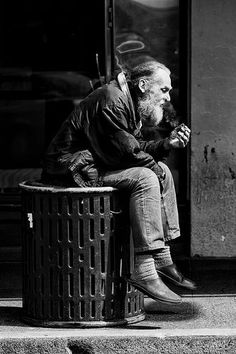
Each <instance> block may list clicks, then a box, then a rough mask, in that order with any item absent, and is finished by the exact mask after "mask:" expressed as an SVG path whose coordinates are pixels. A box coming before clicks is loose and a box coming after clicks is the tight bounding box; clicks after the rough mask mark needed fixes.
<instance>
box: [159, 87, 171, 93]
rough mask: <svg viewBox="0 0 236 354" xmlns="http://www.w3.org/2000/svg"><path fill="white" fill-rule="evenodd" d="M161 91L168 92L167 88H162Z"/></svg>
mask: <svg viewBox="0 0 236 354" xmlns="http://www.w3.org/2000/svg"><path fill="white" fill-rule="evenodd" d="M161 91H162V92H163V93H166V92H168V91H169V90H168V89H167V88H162V89H161Z"/></svg>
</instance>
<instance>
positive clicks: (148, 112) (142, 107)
mask: <svg viewBox="0 0 236 354" xmlns="http://www.w3.org/2000/svg"><path fill="white" fill-rule="evenodd" d="M137 112H138V115H139V117H140V119H141V120H142V123H143V125H144V126H148V127H150V126H152V127H156V126H157V125H158V124H159V123H160V122H161V121H162V119H163V103H162V102H160V100H159V99H158V98H156V97H155V94H154V93H153V92H151V90H149V91H148V92H146V93H145V94H144V95H143V96H142V97H139V99H138V102H137Z"/></svg>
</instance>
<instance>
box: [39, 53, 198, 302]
mask: <svg viewBox="0 0 236 354" xmlns="http://www.w3.org/2000/svg"><path fill="white" fill-rule="evenodd" d="M171 88H172V87H171V79H170V71H169V69H168V68H167V67H166V66H164V65H163V64H161V63H158V62H156V61H154V60H152V61H149V62H146V63H141V64H139V65H137V66H136V67H134V68H132V69H131V70H129V72H128V71H127V72H126V73H125V74H124V73H123V72H120V73H119V74H118V75H117V77H116V79H114V80H112V81H111V82H110V83H109V84H106V85H103V86H102V87H99V88H97V89H96V90H94V91H93V92H92V93H90V94H89V95H88V96H87V97H86V98H85V99H83V100H82V101H81V102H80V103H79V105H78V106H77V107H76V108H75V109H74V111H73V112H72V113H71V114H70V115H69V117H68V118H67V119H66V120H65V122H64V123H63V124H62V126H61V128H60V130H59V131H58V133H57V134H56V136H55V137H54V139H53V140H52V141H51V143H50V145H49V147H48V149H47V152H46V154H45V158H44V166H43V173H42V181H43V182H45V183H53V184H59V185H63V186H78V187H88V186H112V187H116V188H118V189H120V190H123V191H127V192H128V193H129V196H130V204H129V212H130V223H131V228H132V235H133V241H134V250H135V267H134V271H133V273H132V275H131V277H130V278H129V279H127V281H128V282H130V283H131V284H132V285H133V286H135V287H136V288H137V289H139V290H140V291H142V292H143V293H144V294H146V295H148V296H149V297H151V298H153V299H155V300H158V301H161V302H164V303H168V304H176V303H180V302H181V297H180V296H179V295H178V294H176V293H175V292H173V291H172V290H171V289H169V288H168V287H167V285H166V284H165V283H164V282H163V281H164V280H165V279H168V280H169V281H171V282H173V283H174V284H175V285H177V286H180V287H184V288H187V289H191V290H193V289H195V288H196V285H195V283H194V282H193V281H191V280H190V279H187V278H185V277H184V276H183V275H182V274H181V273H180V271H179V270H178V269H177V267H176V265H175V264H174V263H173V261H172V258H171V253H170V247H169V245H168V243H169V242H170V241H171V240H173V239H175V238H177V237H179V236H180V228H179V220H178V210H177V203H176V193H175V188H174V182H173V178H172V175H171V172H170V170H169V168H168V167H167V165H166V164H165V163H163V160H164V159H165V158H166V157H167V156H168V154H169V152H170V150H171V149H178V148H184V147H185V146H186V145H187V143H188V141H189V138H190V129H189V128H188V127H187V126H186V125H184V124H181V125H179V126H177V127H176V128H175V129H174V130H173V131H172V132H171V133H170V136H169V137H168V138H165V139H159V140H152V141H144V139H143V137H142V134H141V130H140V129H141V126H142V124H143V125H149V126H150V125H152V126H157V125H158V124H159V123H160V121H161V120H162V117H163V106H164V104H165V103H166V102H168V101H170V95H169V93H170V90H171Z"/></svg>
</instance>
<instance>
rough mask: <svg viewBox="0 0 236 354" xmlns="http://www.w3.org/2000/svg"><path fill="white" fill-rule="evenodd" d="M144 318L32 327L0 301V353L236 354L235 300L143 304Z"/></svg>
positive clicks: (15, 304) (13, 306)
mask: <svg viewBox="0 0 236 354" xmlns="http://www.w3.org/2000/svg"><path fill="white" fill-rule="evenodd" d="M145 311H146V318H145V320H144V321H141V322H139V323H136V324H130V325H128V326H123V327H113V328H107V327H106V328H80V329H79V328H78V329H76V328H73V329H70V328H57V329H56V328H43V327H31V326H29V325H28V324H25V323H24V322H22V320H21V314H22V302H21V299H1V300H0V353H1V354H2V353H4V354H15V353H17V354H25V353H26V354H36V353H37V354H38V353H39V354H46V353H47V354H82V353H83V354H92V353H93V354H110V353H111V354H112V353H120V354H123V353H137V354H141V353H142V354H143V353H145V354H151V353H153V354H154V353H158V354H159V353H171V354H175V353H178V354H179V353H196V354H201V353H212V354H213V353H214V354H215V353H217V354H223V353H230V354H235V353H236V294H230V295H227V296H226V295H222V296H221V295H219V296H209V295H208V296H199V295H198V296H193V295H184V296H183V303H182V304H181V305H172V306H167V305H163V304H160V303H158V302H155V301H154V300H151V299H149V298H145Z"/></svg>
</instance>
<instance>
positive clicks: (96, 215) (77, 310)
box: [20, 182, 145, 327]
mask: <svg viewBox="0 0 236 354" xmlns="http://www.w3.org/2000/svg"><path fill="white" fill-rule="evenodd" d="M20 188H21V192H22V224H23V262H24V274H23V314H24V315H23V319H24V320H25V321H27V322H28V323H31V324H33V325H38V326H47V327H102V326H118V325H123V324H128V323H134V322H138V321H141V320H143V319H144V318H145V314H144V310H143V308H144V305H143V295H142V294H141V293H140V292H139V291H137V290H136V289H135V288H133V287H132V286H130V285H129V284H127V283H126V282H125V281H124V278H123V277H124V276H128V275H129V273H130V271H132V268H133V249H132V247H133V246H132V240H131V239H130V228H129V222H128V217H127V215H128V210H125V209H124V205H125V204H124V203H122V202H121V200H120V193H119V192H118V190H117V189H115V188H112V187H99V188H60V187H58V188H57V187H47V186H43V185H39V184H38V185H33V184H32V183H29V182H23V183H21V184H20ZM126 207H127V206H126Z"/></svg>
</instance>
